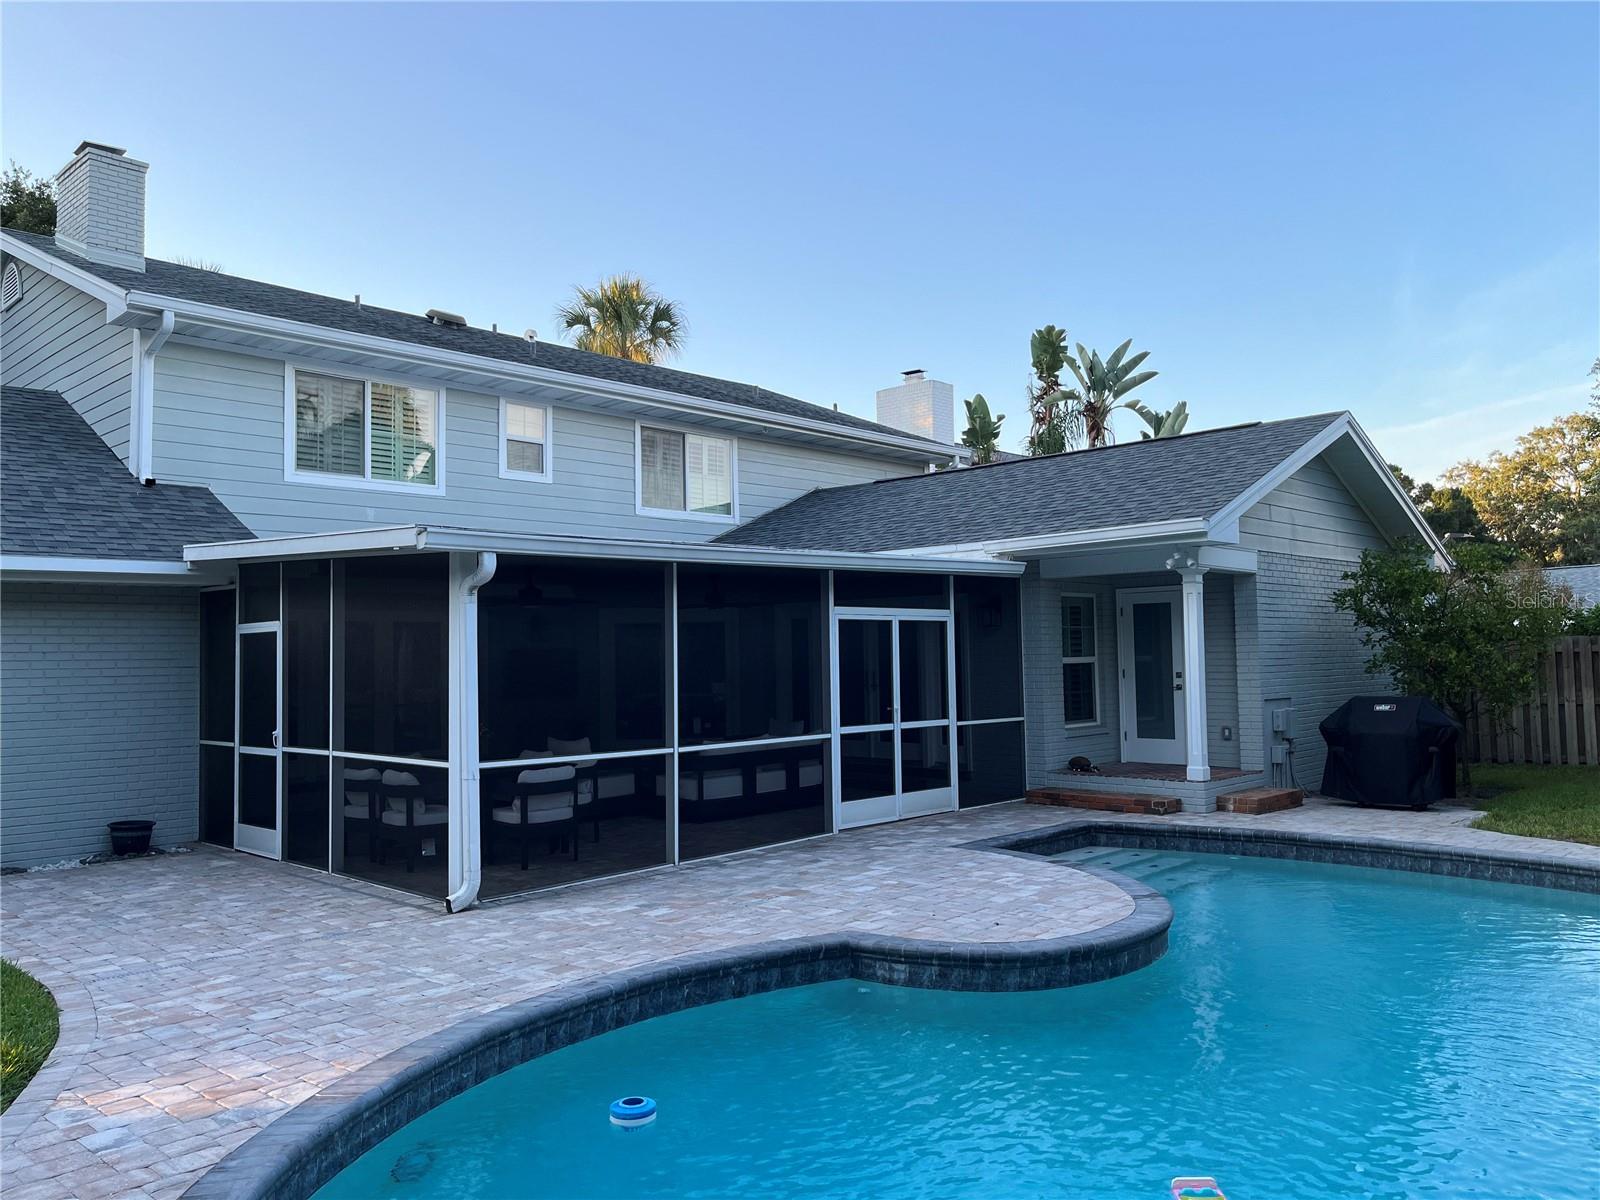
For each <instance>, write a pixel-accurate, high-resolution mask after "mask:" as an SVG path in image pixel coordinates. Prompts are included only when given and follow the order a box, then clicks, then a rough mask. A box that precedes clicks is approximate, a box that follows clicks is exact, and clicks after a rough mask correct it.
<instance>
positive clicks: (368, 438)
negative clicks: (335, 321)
mask: <svg viewBox="0 0 1600 1200" xmlns="http://www.w3.org/2000/svg"><path fill="white" fill-rule="evenodd" d="M292 378H293V420H294V447H293V456H292V458H291V459H290V461H291V463H292V470H291V475H293V476H296V477H302V478H305V479H306V480H307V481H315V482H342V483H354V484H370V485H375V486H389V485H394V486H399V487H430V488H431V487H438V485H439V425H440V422H439V393H438V392H437V391H434V390H432V389H431V388H417V387H410V386H408V385H406V384H401V383H383V382H374V381H372V380H364V379H346V378H342V377H340V376H337V375H325V374H323V373H322V372H320V371H300V370H296V371H293V372H292Z"/></svg>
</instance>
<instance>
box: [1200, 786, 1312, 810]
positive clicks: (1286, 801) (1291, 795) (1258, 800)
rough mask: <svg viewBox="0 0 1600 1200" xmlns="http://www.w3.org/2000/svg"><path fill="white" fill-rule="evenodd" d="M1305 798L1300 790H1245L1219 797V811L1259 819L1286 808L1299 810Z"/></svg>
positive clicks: (1267, 788) (1258, 788)
mask: <svg viewBox="0 0 1600 1200" xmlns="http://www.w3.org/2000/svg"><path fill="white" fill-rule="evenodd" d="M1305 798H1306V794H1305V793H1304V792H1302V791H1301V790H1300V789H1299V788H1272V787H1257V788H1245V789H1244V790H1243V791H1239V792H1228V793H1226V794H1225V795H1221V796H1218V797H1217V809H1218V810H1219V811H1220V812H1231V813H1239V814H1241V815H1243V816H1250V817H1259V816H1262V815H1264V814H1266V813H1275V812H1282V811H1283V810H1284V809H1286V808H1299V807H1300V805H1301V803H1302V802H1303V801H1304V800H1305Z"/></svg>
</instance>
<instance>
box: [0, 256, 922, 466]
mask: <svg viewBox="0 0 1600 1200" xmlns="http://www.w3.org/2000/svg"><path fill="white" fill-rule="evenodd" d="M6 233H7V234H10V235H13V236H15V237H16V238H18V239H19V240H20V241H23V242H26V243H28V244H29V245H31V246H34V247H36V248H37V249H38V250H40V251H42V252H43V253H45V254H49V255H50V256H52V257H53V258H58V259H60V260H61V261H63V262H66V263H70V264H71V265H73V266H75V267H78V268H79V269H81V270H83V271H86V272H88V273H89V274H91V275H94V276H97V277H99V278H101V279H104V280H106V281H107V282H108V283H111V284H113V285H115V286H116V287H119V288H124V289H127V290H129V291H141V292H151V293H154V294H156V295H161V296H170V297H172V298H173V299H177V300H190V301H194V302H197V303H200V304H213V305H217V306H220V307H222V308H231V309H236V310H238V311H240V312H247V313H255V314H258V315H261V316H268V317H279V318H282V319H284V320H289V321H302V322H305V323H307V324H311V325H319V326H322V327H323V328H326V329H336V330H340V331H342V332H345V333H358V334H365V335H367V336H369V337H381V338H390V339H392V340H394V341H399V342H411V343H413V344H415V345H419V346H429V347H432V348H435V349H440V350H455V351H459V352H460V353H463V354H477V355H480V356H482V357H484V358H490V359H498V360H500V361H501V362H506V363H515V364H517V365H519V366H530V365H532V366H538V367H542V368H547V369H549V370H552V371H564V372H566V373H568V374H570V375H579V376H586V377H588V378H591V379H603V380H608V381H610V382H612V383H622V384H630V385H633V386H636V387H648V388H656V389H659V390H661V391H667V392H673V393H676V394H678V395H681V396H691V397H693V398H695V399H698V400H711V401H715V402H717V403H720V404H738V405H741V406H743V407H745V408H749V409H753V410H755V411H757V412H766V413H772V414H775V415H779V416H787V417H798V418H802V419H805V420H811V421H821V422H823V423H825V424H830V425H838V426H840V427H842V428H844V429H851V430H855V431H856V432H858V433H863V434H869V435H871V434H877V435H880V436H882V435H888V436H893V437H896V438H901V439H910V440H912V441H921V440H923V439H920V438H918V437H917V436H916V435H915V434H911V433H906V432H905V431H903V430H899V429H890V428H889V427H888V426H886V425H879V424H877V423H876V422H875V421H868V420H864V419H863V418H861V417H857V416H852V415H851V414H850V413H843V412H836V411H834V410H833V409H831V408H825V407H823V406H822V405H819V404H811V403H808V402H807V401H805V400H797V399H795V398H794V397H793V396H785V395H783V394H781V393H779V392H769V391H767V390H766V389H764V388H759V387H756V386H755V385H754V384H749V383H734V382H732V381H730V380H726V379H714V378H712V377H711V376H709V375H695V374H692V373H691V372H688V371H678V370H674V369H673V368H671V367H659V366H651V365H649V364H647V363H636V362H628V361H626V360H625V359H620V358H612V357H611V356H610V355H607V354H590V353H589V352H587V351H585V350H575V349H573V348H572V347H571V346H563V345H561V344H560V343H558V342H545V341H541V342H539V343H538V344H537V346H535V347H530V346H529V345H528V343H527V342H526V341H524V340H523V339H522V338H521V337H519V336H515V335H513V334H508V333H495V332H494V331H492V330H488V329H475V328H466V329H452V328H449V327H446V326H440V325H435V324H434V323H433V322H432V321H430V320H428V318H427V317H422V316H417V315H416V314H414V313H404V312H397V311H395V310H393V309H388V308H378V307H376V306H375V305H371V304H361V305H357V304H356V303H355V302H354V301H352V300H337V299H334V298H333V297H331V296H319V295H317V294H315V293H314V292H302V291H297V290H296V289H294V288H287V287H279V286H278V285H276V284H271V283H258V282H257V281H255V280H253V279H243V278H241V277H239V276H237V275H225V274H223V273H221V272H218V271H205V270H201V269H199V268H197V267H186V266H183V265H181V264H179V263H173V262H164V261H162V260H161V259H159V258H147V259H146V260H145V269H144V271H142V272H140V271H130V270H126V269H124V268H121V267H108V266H104V265H102V264H101V263H97V262H92V261H90V260H89V259H86V258H83V257H81V256H80V255H76V254H73V253H71V252H70V251H67V250H63V249H61V248H60V247H59V246H57V245H56V242H55V239H54V238H50V237H44V236H41V235H39V234H33V233H22V232H20V231H18V230H15V229H7V230H6ZM928 445H929V446H930V448H933V447H939V443H937V442H929V443H928ZM941 448H943V447H941Z"/></svg>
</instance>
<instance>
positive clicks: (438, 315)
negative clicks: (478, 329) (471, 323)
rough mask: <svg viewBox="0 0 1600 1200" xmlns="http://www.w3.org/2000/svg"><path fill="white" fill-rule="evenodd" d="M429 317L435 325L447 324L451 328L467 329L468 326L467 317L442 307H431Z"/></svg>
mask: <svg viewBox="0 0 1600 1200" xmlns="http://www.w3.org/2000/svg"><path fill="white" fill-rule="evenodd" d="M427 318H428V320H430V321H432V322H433V323H434V324H435V325H447V326H449V327H450V328H451V329H465V328H466V327H467V319H466V318H465V317H459V316H457V315H456V314H455V313H451V312H445V311H444V309H442V308H430V309H429V310H428V312H427Z"/></svg>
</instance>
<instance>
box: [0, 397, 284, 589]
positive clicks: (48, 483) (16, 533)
mask: <svg viewBox="0 0 1600 1200" xmlns="http://www.w3.org/2000/svg"><path fill="white" fill-rule="evenodd" d="M251 536H253V535H252V534H251V532H250V530H248V529H247V528H245V526H244V524H243V523H242V522H240V520H239V519H238V518H237V517H235V516H234V515H233V514H232V513H231V512H229V511H228V509H227V508H226V507H225V506H224V505H223V503H222V501H220V500H218V499H217V498H216V497H215V496H213V495H212V494H211V491H210V489H209V488H203V487H189V486H185V485H180V484H173V483H155V484H152V485H151V486H150V487H144V486H143V485H141V484H140V483H139V481H138V480H137V479H135V478H134V477H133V476H132V475H130V474H129V473H128V468H127V467H125V466H123V465H122V461H121V460H120V459H119V458H117V456H116V454H115V453H113V452H112V450H111V448H110V447H109V446H107V445H106V444H105V442H103V441H101V440H100V436H99V435H98V434H97V433H95V431H94V430H93V429H90V428H89V425H88V423H87V422H85V421H84V419H83V418H82V417H80V416H79V415H78V414H77V412H76V411H74V409H73V407H72V405H70V404H68V403H67V401H66V400H65V399H63V398H62V397H61V396H60V395H58V394H57V393H55V392H44V391H37V390H35V389H33V388H19V387H5V388H0V550H4V552H5V553H7V554H22V555H42V556H46V557H51V558H57V557H60V558H117V559H151V560H161V561H181V560H182V559H183V547H184V545H185V544H186V543H188V542H218V541H229V540H232V539H235V538H248V537H251Z"/></svg>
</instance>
